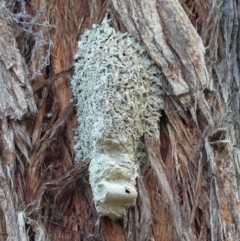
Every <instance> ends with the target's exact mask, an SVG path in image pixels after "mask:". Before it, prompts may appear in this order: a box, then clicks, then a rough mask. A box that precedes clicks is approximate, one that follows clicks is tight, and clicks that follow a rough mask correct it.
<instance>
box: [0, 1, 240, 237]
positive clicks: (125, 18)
mask: <svg viewBox="0 0 240 241" xmlns="http://www.w3.org/2000/svg"><path fill="white" fill-rule="evenodd" d="M107 13H108V14H109V15H110V17H111V19H112V21H113V24H114V27H115V29H116V30H119V31H122V32H129V33H130V34H131V35H133V36H135V37H136V38H138V39H139V41H140V42H141V43H142V44H143V45H144V46H145V47H146V49H147V51H148V53H149V55H150V56H151V58H152V59H153V60H154V61H155V62H156V64H157V65H158V66H159V67H160V68H161V70H162V72H163V74H164V78H163V83H162V85H163V88H164V92H165V94H164V101H165V107H164V109H163V110H162V111H161V118H160V120H159V129H160V132H159V136H160V138H159V139H160V141H158V140H157V139H154V138H153V137H150V136H148V135H145V136H144V137H143V138H144V143H145V146H146V152H147V156H148V161H147V162H146V163H145V164H144V165H141V168H140V170H139V177H138V178H137V188H138V198H137V205H136V206H135V207H134V208H131V209H129V211H128V213H127V215H126V216H125V217H124V218H123V220H119V221H115V222H114V221H112V220H110V219H109V218H106V217H98V215H97V213H96V210H95V207H94V203H93V200H92V199H93V196H92V191H91V188H90V185H89V182H88V165H89V162H82V163H76V162H75V161H74V151H73V145H74V140H73V129H74V128H76V126H77V125H78V124H77V122H76V110H75V107H74V105H73V103H72V101H71V98H72V94H71V90H70V87H69V86H70V84H69V81H71V75H72V73H73V71H74V69H73V62H74V54H75V52H76V48H77V41H78V39H79V37H80V36H81V34H82V33H83V32H84V29H86V28H91V26H92V25H93V24H99V23H101V21H102V19H103V18H104V16H105V15H106V14H107ZM239 16H240V5H239V3H238V1H236V0H228V1H227V0H223V1H222V0H214V1H212V0H211V1H210V0H200V1H193V0H154V1H147V0H141V1H138V0H131V1H127V0H118V1H115V0H83V1H77V0H72V1H70V0H65V1H63V0H59V1H54V0H50V1H46V2H45V1H39V0H35V1H32V2H31V1H24V0H23V1H17V0H5V1H4V0H1V1H0V33H1V34H0V89H1V93H0V119H1V120H0V127H1V128H0V147H1V148H0V217H1V218H0V240H7V241H10V240H21V241H23V240H24V241H25V240H38V241H40V240H51V241H54V240H58V241H59V240H64V241H65V240H106V241H112V240H114V241H120V240H121V241H123V240H129V241H131V240H138V241H141V240H142V241H144V240H156V241H157V240H162V241H175V240H176V241H177V240H189V241H190V240H191V241H200V240H202V241H203V240H206V241H207V240H212V241H215V240H216V241H220V240H233V241H236V240H240V226H239V223H240V216H239V215H240V214H239V213H240V204H239V190H240V189H239V188H240V182H239V181H240V180H239V175H240V171H239V165H240V149H239V145H240V126H239V123H240V115H239V114H240V111H239V110H240V106H239V97H240V96H239V85H240V78H239V64H240V63H239V58H240V56H239V55H240V45H239V44H238V43H239V42H240V33H239Z"/></svg>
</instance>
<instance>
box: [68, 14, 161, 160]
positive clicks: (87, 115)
mask: <svg viewBox="0 0 240 241" xmlns="http://www.w3.org/2000/svg"><path fill="white" fill-rule="evenodd" d="M110 24H111V23H110V22H109V21H108V20H106V19H105V20H104V21H103V23H102V25H94V26H93V29H92V30H86V31H85V33H84V34H83V35H82V37H81V39H80V41H79V42H78V50H77V54H76V56H75V73H74V76H73V78H72V81H71V87H72V91H73V95H74V98H75V101H76V106H77V121H78V123H79V127H78V128H77V129H76V131H75V143H76V145H75V147H74V149H75V154H76V160H77V161H81V160H85V159H87V158H90V159H92V158H93V156H94V155H96V152H98V148H99V147H100V148H101V146H102V144H103V143H104V142H105V140H106V139H112V140H114V141H117V142H118V143H119V144H120V145H121V146H122V147H123V149H124V151H126V152H127V153H131V154H133V153H135V154H136V151H137V147H138V145H139V138H140V137H141V136H142V135H143V134H144V133H148V134H150V135H151V136H156V137H158V136H159V131H158V121H159V117H160V109H162V108H163V100H162V98H161V94H162V90H161V76H160V75H161V71H160V70H159V68H158V67H157V66H156V64H155V63H154V61H153V60H151V59H150V57H149V56H148V54H147V51H146V49H145V47H144V46H142V45H141V44H140V43H139V42H138V41H137V39H135V38H134V37H132V36H130V35H128V34H123V33H121V32H116V31H115V30H114V29H113V28H112V27H111V26H110Z"/></svg>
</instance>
